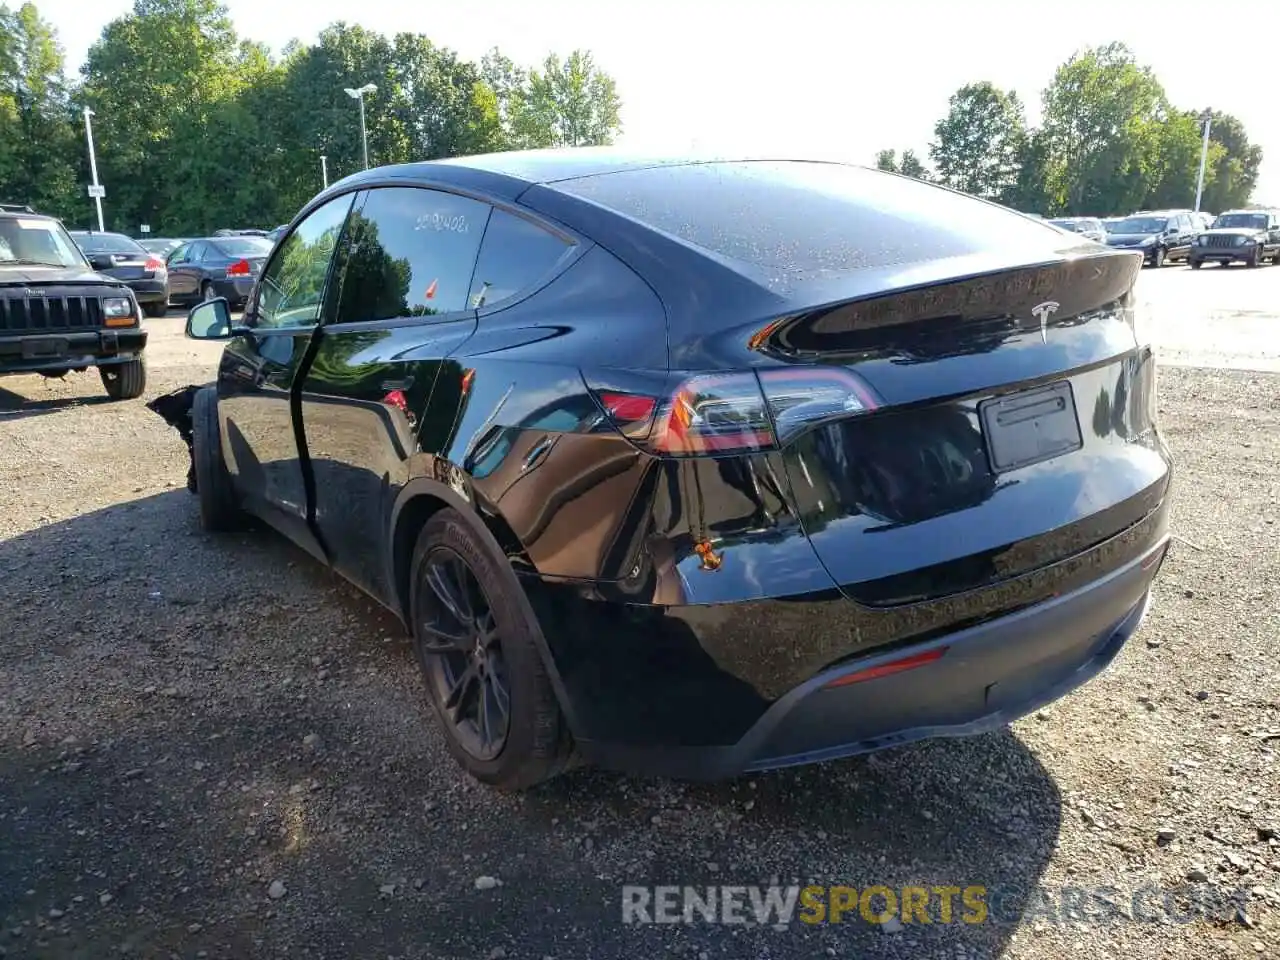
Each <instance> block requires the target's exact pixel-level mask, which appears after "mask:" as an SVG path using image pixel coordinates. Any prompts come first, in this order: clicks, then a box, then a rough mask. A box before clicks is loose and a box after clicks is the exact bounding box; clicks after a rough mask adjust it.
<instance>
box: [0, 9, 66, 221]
mask: <svg viewBox="0 0 1280 960" xmlns="http://www.w3.org/2000/svg"><path fill="white" fill-rule="evenodd" d="M63 66H64V58H63V54H62V49H61V47H60V46H59V45H58V38H57V34H56V33H55V31H54V30H53V28H52V27H51V26H50V25H49V24H48V23H47V22H45V21H44V20H42V19H41V18H40V14H39V11H38V10H37V9H36V7H35V5H34V4H31V3H24V4H23V5H22V6H21V7H19V8H18V9H17V10H16V11H11V10H10V9H9V8H8V7H5V6H2V5H0V199H3V200H8V201H13V202H25V203H30V204H32V205H33V206H35V207H36V208H37V209H41V210H46V209H47V210H55V211H65V210H70V209H80V208H81V207H83V204H78V203H77V193H78V191H79V188H78V186H77V175H78V173H79V170H78V160H79V156H78V140H77V137H76V128H75V127H74V126H73V123H72V113H71V105H70V96H69V91H68V89H67V84H66V80H65V79H64V77H63Z"/></svg>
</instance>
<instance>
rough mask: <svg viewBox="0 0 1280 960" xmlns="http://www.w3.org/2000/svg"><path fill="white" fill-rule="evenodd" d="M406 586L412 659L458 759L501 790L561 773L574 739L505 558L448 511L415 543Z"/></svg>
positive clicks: (535, 625)
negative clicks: (407, 589) (408, 585)
mask: <svg viewBox="0 0 1280 960" xmlns="http://www.w3.org/2000/svg"><path fill="white" fill-rule="evenodd" d="M409 582H410V597H409V610H410V618H411V627H412V631H413V646H414V651H415V652H416V653H417V657H418V665H419V667H420V668H421V670H422V674H423V678H424V680H425V681H426V685H427V693H428V697H429V699H430V701H431V706H432V709H433V711H434V712H435V715H436V718H437V720H438V721H439V723H440V727H441V731H442V732H443V734H444V739H445V745H446V746H447V747H448V749H449V753H450V754H451V755H452V756H453V758H454V760H456V761H457V763H458V764H459V765H460V766H461V767H462V768H463V769H464V770H466V771H467V772H468V773H469V774H471V776H473V777H474V778H475V779H477V780H479V781H480V782H481V783H486V784H489V785H490V786H494V787H498V788H499V789H502V790H526V789H528V788H530V787H533V786H535V785H536V784H539V783H542V782H543V781H545V780H549V779H551V778H552V777H554V776H556V775H557V774H559V773H561V772H563V771H564V770H565V769H566V768H567V767H568V766H569V763H570V760H571V759H572V756H573V744H572V738H571V737H570V735H569V731H568V725H567V724H566V722H565V719H564V716H563V714H562V713H561V712H560V704H559V702H558V700H557V699H556V694H555V690H554V689H553V688H552V685H551V680H550V678H549V676H548V674H547V668H546V665H545V663H544V662H543V659H542V653H541V650H542V647H543V641H542V635H541V628H540V627H539V625H538V621H537V619H536V617H535V616H534V614H533V610H532V608H531V607H530V606H529V603H528V601H527V600H526V599H525V597H524V593H523V588H522V587H521V586H520V583H519V581H518V580H517V579H516V576H515V573H514V572H513V571H512V570H511V567H510V565H509V564H508V563H507V561H506V558H505V557H502V556H500V555H496V554H495V552H494V551H493V550H492V549H491V548H490V547H489V546H488V545H487V544H486V543H485V542H484V541H483V540H482V539H481V538H480V537H479V536H478V535H477V534H476V532H475V531H473V529H472V528H471V526H470V525H469V524H468V523H467V521H466V520H465V519H463V517H462V516H461V515H460V514H458V513H457V512H456V511H454V510H452V509H449V508H445V509H443V510H441V511H439V512H438V513H436V514H434V515H433V516H432V517H431V519H430V520H428V521H427V523H426V525H425V526H424V527H423V528H422V532H421V533H420V534H419V535H418V542H417V546H416V547H415V548H414V552H413V566H412V569H411V572H410V581H409ZM433 585H434V586H433ZM446 595H448V596H446ZM449 597H452V598H453V599H452V601H450V600H449ZM460 601H463V602H460ZM459 613H460V614H462V615H461V616H459V615H458V614H459ZM504 701H505V714H503V711H502V705H503V703H504ZM482 711H483V719H482ZM489 734H500V735H501V742H500V743H499V742H498V738H497V736H494V735H489Z"/></svg>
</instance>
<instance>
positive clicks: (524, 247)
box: [467, 210, 572, 307]
mask: <svg viewBox="0 0 1280 960" xmlns="http://www.w3.org/2000/svg"><path fill="white" fill-rule="evenodd" d="M571 246H572V244H570V243H568V242H566V241H564V240H562V239H560V238H559V237H557V236H556V235H555V234H552V233H548V232H547V231H546V230H543V229H542V228H541V227H540V226H538V225H537V224H535V223H531V222H530V221H528V220H526V219H524V218H523V217H517V216H516V215H515V214H512V213H507V212H506V211H504V210H494V211H493V215H492V216H490V217H489V226H488V228H487V229H486V230H485V232H484V243H483V244H481V245H480V259H479V260H478V261H477V263H476V271H475V277H474V278H473V279H472V281H471V292H470V295H469V297H468V300H467V302H468V303H469V304H470V305H471V306H472V307H483V306H486V305H490V304H494V303H497V302H499V301H501V300H505V299H507V297H510V296H513V295H514V294H516V293H519V292H520V291H521V290H523V289H525V288H526V287H528V286H529V285H530V284H533V283H536V282H537V281H538V280H539V279H540V278H541V277H542V276H543V275H544V274H546V272H547V271H548V270H550V269H551V268H552V267H553V266H554V265H555V263H556V261H557V260H559V259H560V258H561V257H562V256H564V254H565V252H566V251H567V250H568V249H569V248H570V247H571Z"/></svg>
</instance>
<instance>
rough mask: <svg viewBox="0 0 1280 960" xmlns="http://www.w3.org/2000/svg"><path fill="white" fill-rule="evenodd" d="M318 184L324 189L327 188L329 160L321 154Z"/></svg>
mask: <svg viewBox="0 0 1280 960" xmlns="http://www.w3.org/2000/svg"><path fill="white" fill-rule="evenodd" d="M320 182H321V183H322V184H323V185H324V186H325V187H326V188H327V187H328V186H329V158H328V157H326V156H325V155H324V154H323V153H322V154H320Z"/></svg>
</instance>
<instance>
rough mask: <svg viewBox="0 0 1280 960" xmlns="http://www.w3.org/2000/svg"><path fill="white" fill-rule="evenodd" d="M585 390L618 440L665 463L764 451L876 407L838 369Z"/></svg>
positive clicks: (851, 378)
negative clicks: (665, 387)
mask: <svg viewBox="0 0 1280 960" xmlns="http://www.w3.org/2000/svg"><path fill="white" fill-rule="evenodd" d="M593 392H594V394H595V397H596V400H597V402H598V403H599V404H600V407H601V409H602V410H603V411H604V414H605V416H606V417H607V418H608V420H609V422H610V423H611V424H612V425H613V426H614V427H616V428H617V429H618V430H619V431H620V432H621V433H622V434H623V435H624V436H627V437H628V438H630V439H632V440H634V441H636V442H637V443H640V444H641V445H643V446H645V447H647V448H648V449H650V450H652V451H654V452H655V453H659V454H663V455H666V456H673V457H688V456H715V455H724V454H730V453H750V452H754V451H758V450H769V449H773V448H775V447H778V446H781V445H782V444H785V443H787V442H788V441H789V440H791V439H793V438H794V437H796V436H797V435H799V434H800V433H802V432H803V431H805V430H807V429H809V428H811V427H813V426H815V425H816V424H819V423H822V422H825V421H829V420H833V419H838V418H842V417H847V416H850V415H856V414H859V413H864V412H866V411H868V410H873V409H875V407H876V406H877V402H876V399H875V397H874V395H873V394H872V392H871V391H870V389H868V388H867V386H866V385H865V384H864V383H863V382H862V381H861V380H860V379H858V377H857V376H856V375H854V374H852V373H850V372H849V371H847V370H845V369H843V368H842V367H819V366H813V367H794V368H792V367H782V368H772V369H768V370H761V371H758V372H754V373H753V372H742V373H726V374H702V375H698V376H693V377H687V378H684V379H681V380H679V381H677V382H676V384H675V386H674V389H671V390H670V391H668V392H666V393H665V395H658V396H655V395H651V394H642V393H635V392H630V391H620V390H607V389H596V390H594V391H593Z"/></svg>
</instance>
